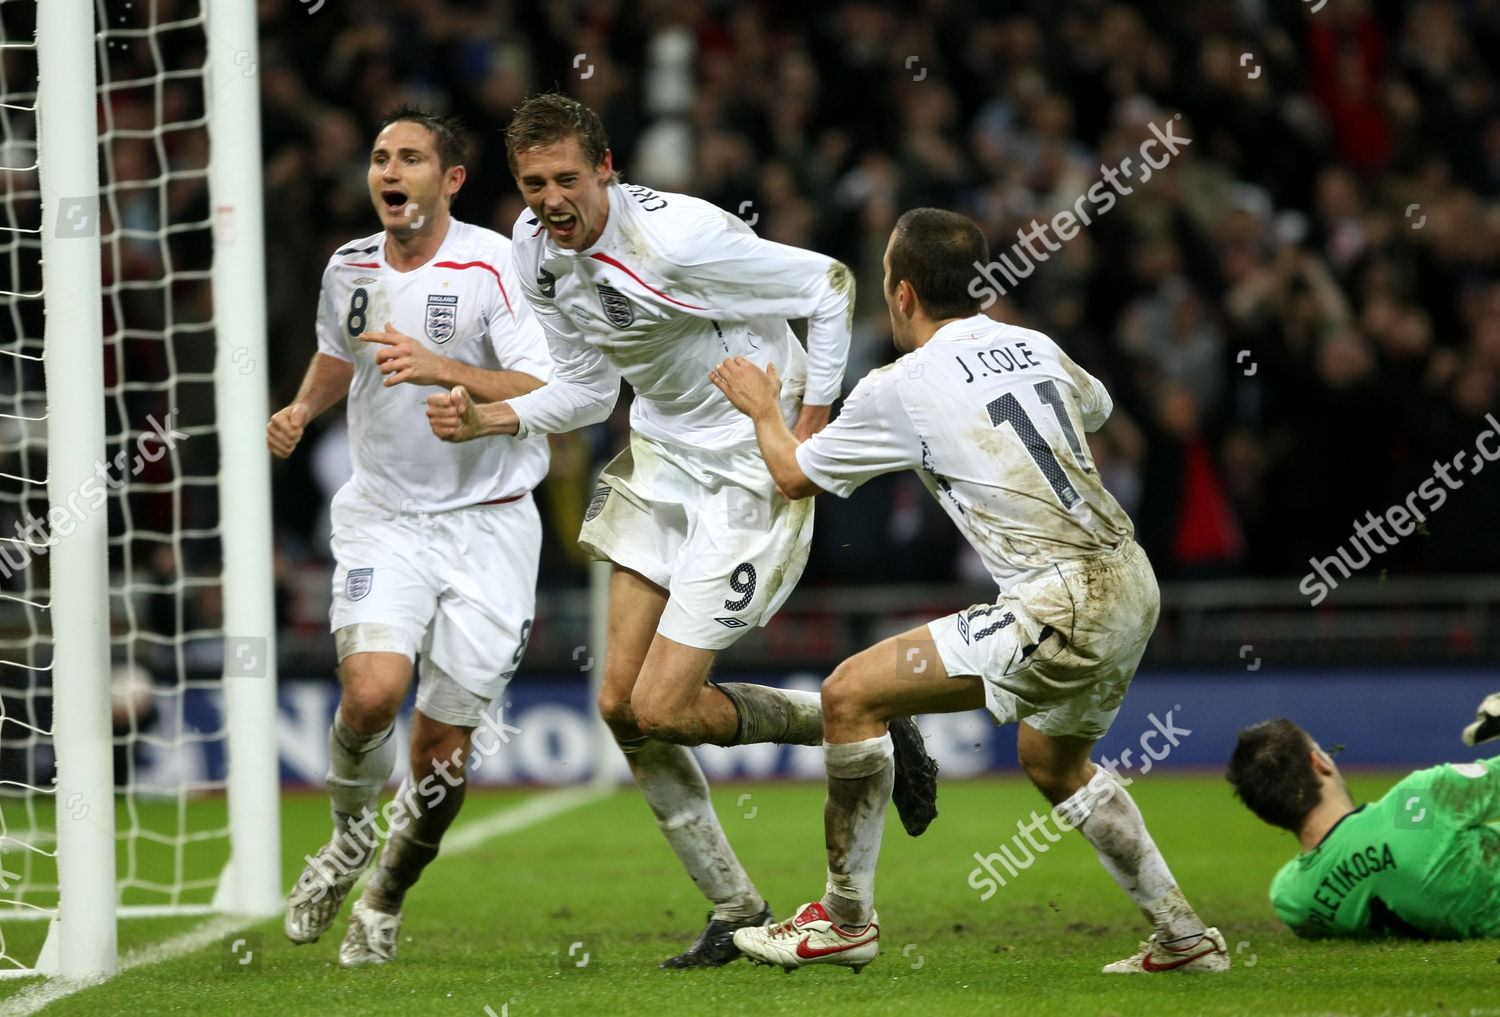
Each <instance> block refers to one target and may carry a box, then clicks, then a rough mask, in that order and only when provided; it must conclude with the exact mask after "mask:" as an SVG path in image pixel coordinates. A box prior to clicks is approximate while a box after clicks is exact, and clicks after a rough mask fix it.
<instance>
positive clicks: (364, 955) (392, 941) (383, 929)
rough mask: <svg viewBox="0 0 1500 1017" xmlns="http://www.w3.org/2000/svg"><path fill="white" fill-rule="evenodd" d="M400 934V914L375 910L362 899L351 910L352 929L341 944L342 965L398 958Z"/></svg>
mask: <svg viewBox="0 0 1500 1017" xmlns="http://www.w3.org/2000/svg"><path fill="white" fill-rule="evenodd" d="M400 936H401V913H400V912H399V911H398V912H397V913H396V914H394V915H388V914H386V913H385V912H384V911H376V910H375V909H374V908H372V907H370V906H369V905H367V904H366V903H365V902H364V900H363V899H360V900H357V901H355V902H354V907H353V908H351V909H350V911H349V932H348V934H347V935H345V936H344V943H343V945H342V946H340V947H339V966H340V967H346V968H357V967H362V966H364V965H366V964H384V963H386V962H387V961H393V960H395V959H396V941H397V940H398V939H399V938H400Z"/></svg>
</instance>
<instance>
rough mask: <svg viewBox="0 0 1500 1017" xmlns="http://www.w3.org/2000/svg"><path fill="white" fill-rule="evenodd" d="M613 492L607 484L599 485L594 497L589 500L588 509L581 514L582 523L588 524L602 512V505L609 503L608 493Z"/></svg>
mask: <svg viewBox="0 0 1500 1017" xmlns="http://www.w3.org/2000/svg"><path fill="white" fill-rule="evenodd" d="M613 490H614V488H612V487H610V486H609V485H608V484H600V485H599V487H598V489H596V490H595V491H594V496H593V497H592V498H590V499H589V509H588V511H587V512H585V513H584V514H583V521H584V522H588V521H589V520H591V519H593V518H594V517H595V516H597V515H598V514H599V513H600V512H603V511H604V503H605V502H607V501H609V495H610V492H611V491H613Z"/></svg>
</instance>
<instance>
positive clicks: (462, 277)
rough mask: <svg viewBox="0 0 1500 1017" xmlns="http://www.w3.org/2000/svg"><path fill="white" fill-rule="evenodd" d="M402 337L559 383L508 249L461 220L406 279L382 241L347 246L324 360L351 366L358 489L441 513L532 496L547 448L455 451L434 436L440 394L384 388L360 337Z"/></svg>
mask: <svg viewBox="0 0 1500 1017" xmlns="http://www.w3.org/2000/svg"><path fill="white" fill-rule="evenodd" d="M387 321H389V322H391V324H392V325H393V326H395V329H396V331H398V332H401V333H404V334H405V335H409V336H412V337H414V338H415V339H416V340H417V341H418V342H421V343H422V344H423V345H425V346H426V347H427V348H428V349H430V350H432V351H433V352H435V353H437V354H439V355H440V356H444V357H447V358H449V359H451V360H457V361H459V362H461V363H464V364H469V365H472V366H474V367H479V368H483V369H484V370H489V371H500V370H504V371H523V372H525V373H526V374H530V375H532V376H534V377H536V378H540V379H541V380H542V381H544V382H545V381H550V380H551V378H552V359H551V356H550V355H549V354H548V352H547V341H546V338H545V337H544V336H543V334H542V330H541V326H540V324H539V323H538V322H537V320H536V317H535V315H534V314H533V313H532V310H531V307H530V306H529V305H528V304H527V302H526V300H525V298H524V297H522V296H521V294H520V287H519V286H518V285H517V283H516V280H515V276H514V274H513V270H512V268H511V257H510V241H509V240H507V239H505V237H503V236H501V235H500V234H499V233H496V232H494V231H493V230H487V229H482V228H480V227H478V226H472V225H470V224H468V223H462V222H459V221H458V220H456V219H454V220H452V221H451V223H450V224H449V227H448V235H447V236H446V237H445V238H444V239H443V244H442V247H440V248H439V249H438V252H437V254H436V255H435V256H434V257H433V259H432V260H431V261H429V262H427V264H425V265H422V266H421V267H419V268H415V269H412V270H411V271H409V272H398V271H396V270H395V269H394V268H392V267H390V265H389V264H388V263H387V262H386V259H385V234H384V233H377V234H375V235H374V236H371V237H366V238H364V239H363V240H356V241H354V242H353V243H350V244H348V245H346V246H345V247H343V248H341V249H340V250H338V251H337V252H335V253H334V255H333V257H332V258H330V259H329V261H328V267H327V268H326V269H325V270H324V272H323V289H322V293H321V295H320V297H319V300H318V324H317V328H318V351H319V352H320V353H326V354H327V355H328V356H330V357H337V358H338V359H340V360H347V361H351V362H352V363H353V364H354V382H353V384H352V385H351V386H350V388H349V444H350V455H351V458H352V460H353V463H354V477H353V479H352V480H351V483H352V484H353V485H354V488H355V489H356V491H357V492H358V493H359V494H360V495H361V496H362V497H364V498H366V499H368V500H370V501H372V502H373V503H375V504H376V505H379V506H381V507H383V508H386V509H388V510H391V511H402V512H442V511H446V510H448V509H454V508H461V507H464V506H467V505H477V504H480V503H482V502H488V501H494V500H497V499H502V498H513V497H516V496H518V495H522V494H525V493H526V492H527V491H530V490H531V489H532V488H533V487H535V486H536V485H537V484H538V483H540V481H541V479H542V477H543V476H544V475H545V474H546V472H547V464H548V450H547V440H546V438H525V439H516V438H486V439H484V440H482V441H471V442H463V443H460V444H453V443H450V442H445V441H443V440H442V439H440V438H438V437H437V436H436V435H434V434H433V433H432V428H431V427H430V426H429V424H428V422H427V405H426V400H427V397H428V396H429V395H431V394H432V393H434V392H436V391H438V389H437V388H436V387H433V386H417V385H411V384H400V385H393V386H390V387H387V386H386V385H385V384H384V377H383V376H382V375H381V373H380V367H379V365H378V364H377V363H376V362H375V354H376V353H377V352H378V351H380V350H383V349H386V347H385V346H384V345H382V344H380V343H367V342H361V341H360V339H359V336H360V334H361V333H362V332H381V331H384V330H385V323H386V322H387Z"/></svg>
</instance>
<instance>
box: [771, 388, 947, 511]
mask: <svg viewBox="0 0 1500 1017" xmlns="http://www.w3.org/2000/svg"><path fill="white" fill-rule="evenodd" d="M898 376H899V375H898V372H896V371H893V370H890V369H889V368H886V369H883V370H881V371H879V372H877V373H875V374H871V375H868V376H866V377H865V378H863V379H862V380H861V381H860V383H859V384H858V385H856V386H855V387H854V391H853V392H851V393H850V394H849V398H848V399H846V400H845V401H844V407H843V410H842V411H841V412H840V413H839V416H838V419H837V420H835V421H834V422H833V423H831V424H829V425H828V426H827V427H825V428H824V429H823V430H822V431H819V432H818V433H817V434H815V435H813V436H812V437H811V438H809V439H808V440H807V441H804V442H803V443H802V444H801V445H799V446H798V447H797V464H798V465H799V466H801V467H802V472H803V473H804V474H805V475H806V476H807V479H808V480H811V481H812V482H813V483H814V484H817V485H818V486H819V487H820V488H822V489H823V490H825V491H830V492H832V493H833V494H836V495H838V496H839V497H840V498H847V497H849V495H850V494H852V493H853V492H854V489H855V488H857V487H859V485H861V484H863V483H865V482H866V481H868V480H871V479H873V478H875V477H878V476H880V475H881V474H883V473H895V472H896V471H898V470H914V469H917V468H919V467H920V466H921V465H922V439H921V437H920V436H919V435H918V434H917V430H916V428H915V427H914V426H912V422H911V417H910V416H908V415H907V412H906V408H905V407H904V406H903V405H902V403H901V394H900V392H899V390H898V389H897V378H898Z"/></svg>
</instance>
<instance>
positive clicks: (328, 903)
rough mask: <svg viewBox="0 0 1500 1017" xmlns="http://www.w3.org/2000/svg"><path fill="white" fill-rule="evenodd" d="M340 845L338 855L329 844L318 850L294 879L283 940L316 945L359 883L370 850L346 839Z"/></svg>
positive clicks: (370, 855) (368, 859) (370, 854)
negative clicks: (349, 859)
mask: <svg viewBox="0 0 1500 1017" xmlns="http://www.w3.org/2000/svg"><path fill="white" fill-rule="evenodd" d="M336 836H337V835H336ZM341 843H342V845H343V846H344V851H343V852H342V853H340V852H338V851H335V850H334V845H333V842H332V841H330V842H329V843H327V844H324V845H323V846H322V847H320V848H318V853H317V854H316V855H314V856H313V859H312V861H311V862H310V863H309V864H308V866H307V868H305V869H303V870H302V875H300V876H298V877H297V885H296V886H294V887H292V892H291V893H289V894H287V898H286V921H285V928H286V938H287V939H290V940H291V941H292V942H293V943H296V944H297V945H299V946H301V945H302V944H304V943H316V942H317V941H318V937H319V936H321V935H323V933H325V932H327V931H328V929H329V927H330V926H332V925H333V920H334V919H335V918H337V917H338V915H339V909H340V908H341V907H343V906H344V898H345V897H347V896H349V891H350V890H352V889H353V888H354V884H355V883H357V882H359V874H360V873H361V872H363V871H364V870H365V869H366V868H367V867H368V866H369V864H370V862H371V860H372V859H374V857H375V849H374V847H373V846H372V847H365V846H363V845H361V844H357V843H354V842H352V841H350V840H349V839H348V838H344V839H343V840H342V841H341ZM349 857H353V858H355V859H356V863H355V864H353V865H350V864H349V863H348V861H347V860H346V859H347V858H349Z"/></svg>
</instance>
